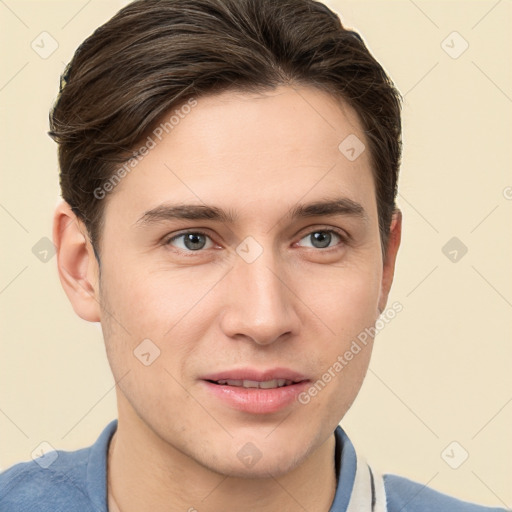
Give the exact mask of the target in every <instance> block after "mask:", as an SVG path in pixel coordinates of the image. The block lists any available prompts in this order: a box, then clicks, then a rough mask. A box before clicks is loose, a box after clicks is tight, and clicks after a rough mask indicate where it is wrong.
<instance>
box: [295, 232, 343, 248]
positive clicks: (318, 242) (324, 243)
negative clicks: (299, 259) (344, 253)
mask: <svg viewBox="0 0 512 512" xmlns="http://www.w3.org/2000/svg"><path fill="white" fill-rule="evenodd" d="M303 240H306V241H309V243H310V244H309V245H308V244H306V245H303V247H304V246H305V247H314V248H315V249H325V248H329V247H334V246H333V245H331V242H333V241H335V242H336V240H337V241H338V243H339V242H342V241H343V238H342V236H341V235H340V234H339V233H337V232H336V231H333V230H330V229H320V230H317V231H313V232H311V233H309V234H308V235H306V236H305V237H304V238H301V240H300V241H299V245H301V244H300V242H302V241H303ZM335 245H336V244H335Z"/></svg>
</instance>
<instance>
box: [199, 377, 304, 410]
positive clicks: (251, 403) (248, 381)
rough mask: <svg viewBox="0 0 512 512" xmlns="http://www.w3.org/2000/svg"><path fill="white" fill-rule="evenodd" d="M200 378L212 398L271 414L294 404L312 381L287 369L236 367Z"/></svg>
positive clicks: (238, 408) (230, 405)
mask: <svg viewBox="0 0 512 512" xmlns="http://www.w3.org/2000/svg"><path fill="white" fill-rule="evenodd" d="M201 380H202V381H203V383H204V387H205V390H206V391H207V392H208V394H209V396H210V398H214V399H216V400H219V402H220V403H221V404H223V405H224V406H226V405H227V406H228V407H229V408H231V409H236V410H238V411H243V412H246V413H252V414H270V413H275V412H278V411H281V410H283V409H287V408H290V407H292V406H293V404H294V403H296V402H297V396H298V395H299V393H300V392H302V391H303V390H304V389H305V388H306V387H307V386H308V385H309V384H308V383H309V382H310V379H308V378H307V377H306V376H305V375H302V374H300V373H298V372H295V371H292V370H289V369H287V368H275V369H272V370H266V371H258V370H254V369H247V368H246V369H234V370H228V371H225V372H219V373H217V374H213V375H208V376H205V377H203V378H202V379H201Z"/></svg>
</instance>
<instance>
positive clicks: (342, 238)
mask: <svg viewBox="0 0 512 512" xmlns="http://www.w3.org/2000/svg"><path fill="white" fill-rule="evenodd" d="M319 232H321V233H329V234H334V235H336V236H338V237H339V238H340V242H339V244H337V245H334V246H332V247H325V248H318V247H308V249H316V250H317V251H322V252H327V251H329V249H330V250H333V249H336V248H337V247H338V246H339V245H341V244H343V245H344V244H346V243H347V242H348V238H349V237H348V235H346V234H344V233H342V232H340V231H338V230H335V229H332V228H325V229H323V228H320V229H314V230H312V231H309V232H308V233H306V234H305V235H304V236H302V237H301V238H300V240H303V239H304V238H306V237H308V236H311V235H312V234H313V233H319ZM190 234H193V235H201V236H204V237H206V238H209V239H210V240H212V238H211V236H210V235H209V234H208V233H205V232H204V231H201V230H188V231H183V232H181V233H178V234H177V235H173V236H172V237H170V238H165V239H164V240H163V245H165V246H168V245H171V242H173V241H175V240H177V239H179V238H181V237H183V236H186V235H190ZM300 240H299V241H300ZM212 242H213V240H212ZM174 249H175V250H177V251H178V252H180V253H182V254H187V255H188V254H190V255H193V254H195V253H202V252H204V251H206V250H207V249H198V250H196V251H192V250H190V249H188V250H183V249H179V248H176V247H174Z"/></svg>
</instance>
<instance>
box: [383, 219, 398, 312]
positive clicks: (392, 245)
mask: <svg viewBox="0 0 512 512" xmlns="http://www.w3.org/2000/svg"><path fill="white" fill-rule="evenodd" d="M401 238H402V212H401V211H400V210H398V209H396V210H395V212H394V213H393V217H392V220H391V226H390V230H389V239H388V246H387V250H386V254H385V258H384V262H383V272H382V284H381V294H380V298H379V311H380V313H382V312H383V311H384V309H385V307H386V304H387V301H388V296H389V291H390V290H391V284H392V283H393V276H394V274H395V263H396V256H397V254H398V248H399V247H400V240H401Z"/></svg>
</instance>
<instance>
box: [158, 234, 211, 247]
mask: <svg viewBox="0 0 512 512" xmlns="http://www.w3.org/2000/svg"><path fill="white" fill-rule="evenodd" d="M165 245H172V246H173V247H176V248H177V249H180V250H182V251H186V252H189V251H196V252H197V251H200V250H201V249H209V248H210V247H212V246H213V242H212V240H211V238H210V237H209V236H208V235H206V234H205V233H201V232H200V231H187V232H186V233H180V234H179V235H175V236H173V237H172V238H169V239H168V240H167V241H166V242H165Z"/></svg>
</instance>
